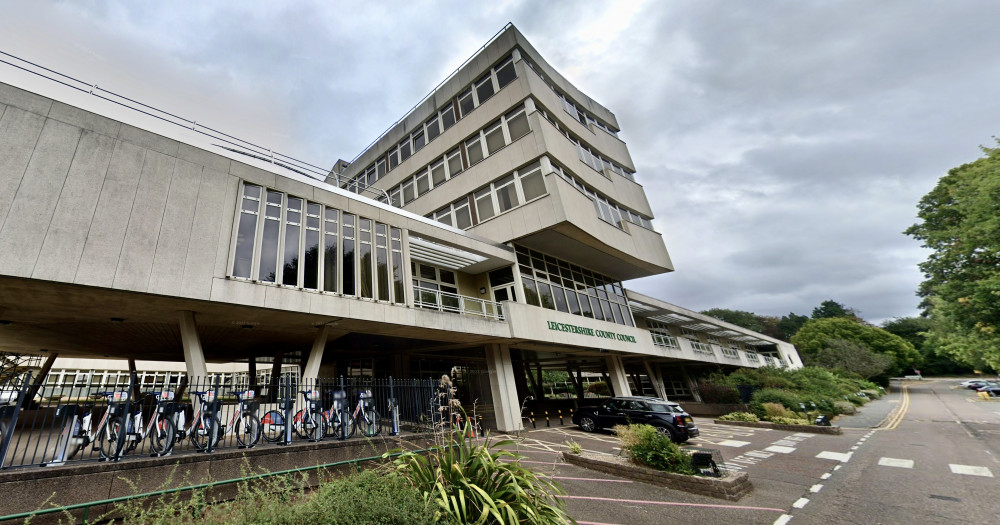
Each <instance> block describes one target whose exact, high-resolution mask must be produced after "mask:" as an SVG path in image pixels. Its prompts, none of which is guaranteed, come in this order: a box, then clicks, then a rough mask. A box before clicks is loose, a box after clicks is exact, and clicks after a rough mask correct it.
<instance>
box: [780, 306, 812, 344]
mask: <svg viewBox="0 0 1000 525" xmlns="http://www.w3.org/2000/svg"><path fill="white" fill-rule="evenodd" d="M808 320H809V318H808V317H806V316H804V315H799V314H797V313H795V312H788V315H783V316H781V319H780V320H779V321H778V330H780V331H781V333H782V335H783V336H784V337H782V338H781V339H783V340H785V341H791V340H792V336H794V335H795V333H796V332H798V331H799V329H800V328H802V325H804V324H806V321H808Z"/></svg>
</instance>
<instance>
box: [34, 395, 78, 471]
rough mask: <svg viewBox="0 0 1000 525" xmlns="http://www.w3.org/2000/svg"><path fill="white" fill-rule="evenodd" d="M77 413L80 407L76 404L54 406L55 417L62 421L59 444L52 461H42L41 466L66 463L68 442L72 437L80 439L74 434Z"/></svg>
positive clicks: (71, 440)
mask: <svg viewBox="0 0 1000 525" xmlns="http://www.w3.org/2000/svg"><path fill="white" fill-rule="evenodd" d="M79 413H80V407H79V406H78V405H59V406H57V407H56V418H57V419H58V420H61V421H62V422H63V424H62V425H59V426H62V432H61V433H60V434H59V436H60V438H59V441H58V443H59V445H58V448H57V449H56V452H55V456H54V457H53V458H52V461H48V462H46V463H42V464H41V466H43V467H58V466H60V465H65V464H66V460H67V459H68V457H67V456H68V455H69V447H70V443H72V442H73V440H74V439H80V438H78V437H77V436H76V426H77V420H78V418H77V416H78V415H79Z"/></svg>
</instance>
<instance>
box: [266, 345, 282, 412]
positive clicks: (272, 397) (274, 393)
mask: <svg viewBox="0 0 1000 525" xmlns="http://www.w3.org/2000/svg"><path fill="white" fill-rule="evenodd" d="M284 360H285V352H284V351H282V350H278V353H277V354H276V355H275V356H274V364H273V365H271V381H270V383H269V384H268V387H267V402H268V403H274V402H275V401H277V400H278V397H279V396H278V381H279V380H280V379H281V365H282V362H284Z"/></svg>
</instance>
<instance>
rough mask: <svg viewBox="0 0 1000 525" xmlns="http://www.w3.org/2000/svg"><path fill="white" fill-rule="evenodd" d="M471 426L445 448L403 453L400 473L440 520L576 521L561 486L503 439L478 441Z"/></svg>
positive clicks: (453, 436)
mask: <svg viewBox="0 0 1000 525" xmlns="http://www.w3.org/2000/svg"><path fill="white" fill-rule="evenodd" d="M470 434H471V429H470V428H469V426H468V424H466V427H465V428H464V429H460V430H459V431H457V432H453V433H452V434H451V436H450V440H449V442H448V443H446V446H443V447H439V448H437V449H436V450H434V451H433V452H431V453H429V454H427V455H422V454H417V453H413V452H406V453H403V454H402V455H401V456H399V457H398V458H396V459H395V461H394V464H395V466H396V468H397V469H398V471H399V472H400V473H402V474H403V475H404V476H406V477H407V478H408V479H409V480H410V482H411V483H412V484H413V485H414V486H416V488H417V490H418V491H420V493H421V494H423V497H424V499H425V501H426V502H427V503H428V504H429V505H430V506H431V508H432V510H433V515H434V517H435V518H436V519H444V520H446V521H454V522H457V523H484V524H485V523H533V524H538V525H548V524H552V525H555V524H565V523H574V524H575V523H576V521H575V520H573V519H572V518H570V517H569V515H568V514H566V509H565V503H563V500H561V499H559V496H561V495H563V494H564V492H563V490H562V488H561V487H560V486H559V485H558V484H557V483H556V482H554V481H552V480H551V479H550V478H549V477H548V476H545V475H544V474H538V473H535V472H533V471H531V470H528V469H526V468H524V467H522V466H521V465H520V463H518V460H519V459H521V458H522V457H523V456H521V455H520V454H515V453H514V452H511V451H508V450H503V449H502V447H504V446H506V445H509V444H512V443H513V441H510V440H505V441H498V442H494V443H491V442H490V440H489V438H488V437H487V439H486V442H485V443H483V444H481V445H474V444H473V441H472V438H471V437H467V436H469V435H470Z"/></svg>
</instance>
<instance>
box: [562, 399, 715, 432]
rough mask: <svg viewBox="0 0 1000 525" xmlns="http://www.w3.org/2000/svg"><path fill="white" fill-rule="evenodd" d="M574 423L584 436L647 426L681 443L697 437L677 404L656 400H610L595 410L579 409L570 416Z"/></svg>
mask: <svg viewBox="0 0 1000 525" xmlns="http://www.w3.org/2000/svg"><path fill="white" fill-rule="evenodd" d="M573 423H575V424H577V425H579V426H580V428H581V429H583V430H584V431H586V432H596V431H597V430H600V429H602V428H609V427H613V426H615V425H627V424H630V423H634V424H640V423H643V424H647V425H652V426H654V427H656V428H657V430H659V431H660V432H662V433H664V434H667V435H669V436H670V440H671V441H673V442H674V443H683V442H685V441H687V440H688V439H690V438H693V437H696V436H697V435H698V434H699V430H698V426H697V425H695V424H694V419H693V418H692V417H691V415H690V414H688V413H687V412H685V411H684V409H683V408H681V406H680V405H678V404H677V403H671V402H669V401H664V400H662V399H657V398H655V397H613V398H611V399H609V400H607V401H605V402H604V404H602V405H600V406H596V407H582V408H580V410H578V411H576V412H575V413H573Z"/></svg>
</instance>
